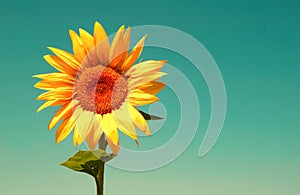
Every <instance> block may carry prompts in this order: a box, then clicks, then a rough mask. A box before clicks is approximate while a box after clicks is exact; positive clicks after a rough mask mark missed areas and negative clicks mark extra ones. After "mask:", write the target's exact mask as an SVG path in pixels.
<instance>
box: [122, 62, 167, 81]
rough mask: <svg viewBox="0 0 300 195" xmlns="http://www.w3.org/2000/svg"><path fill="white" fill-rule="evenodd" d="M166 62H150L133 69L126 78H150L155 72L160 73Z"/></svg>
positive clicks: (127, 73)
mask: <svg viewBox="0 0 300 195" xmlns="http://www.w3.org/2000/svg"><path fill="white" fill-rule="evenodd" d="M166 62H167V61H166V60H148V61H144V62H141V63H138V64H137V65H135V66H133V67H131V68H130V69H129V70H128V71H127V72H126V73H125V76H128V77H131V78H136V77H142V76H148V75H151V74H153V73H155V72H158V71H159V70H160V69H161V68H162V67H163V66H164V65H165V64H166Z"/></svg>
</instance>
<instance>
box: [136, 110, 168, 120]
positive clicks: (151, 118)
mask: <svg viewBox="0 0 300 195" xmlns="http://www.w3.org/2000/svg"><path fill="white" fill-rule="evenodd" d="M138 111H139V112H140V113H141V114H142V115H143V117H144V119H145V120H161V119H163V118H161V117H159V116H154V115H151V114H148V113H145V112H143V111H141V110H138Z"/></svg>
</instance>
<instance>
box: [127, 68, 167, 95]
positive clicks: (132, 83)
mask: <svg viewBox="0 0 300 195" xmlns="http://www.w3.org/2000/svg"><path fill="white" fill-rule="evenodd" d="M164 75H166V73H164V72H156V73H153V74H152V75H148V76H143V77H136V78H129V79H128V89H129V91H132V90H134V89H136V88H137V87H139V86H140V85H143V84H145V83H148V82H150V81H156V80H158V79H160V78H161V77H162V76H164Z"/></svg>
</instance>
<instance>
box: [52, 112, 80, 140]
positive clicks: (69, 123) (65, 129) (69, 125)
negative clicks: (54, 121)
mask: <svg viewBox="0 0 300 195" xmlns="http://www.w3.org/2000/svg"><path fill="white" fill-rule="evenodd" d="M74 126H75V121H74V119H73V117H72V116H71V117H69V118H67V119H65V120H64V121H63V122H62V123H61V124H60V125H59V127H58V128H57V130H56V143H59V142H61V141H62V140H64V139H65V138H66V137H67V136H68V135H69V134H70V133H71V131H72V129H73V128H74Z"/></svg>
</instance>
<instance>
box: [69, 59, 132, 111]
mask: <svg viewBox="0 0 300 195" xmlns="http://www.w3.org/2000/svg"><path fill="white" fill-rule="evenodd" d="M127 94H128V88H127V80H126V78H124V77H123V76H122V75H120V74H119V73H118V72H116V71H115V70H113V69H112V68H110V67H105V66H101V65H97V66H93V67H90V68H85V69H83V70H81V71H79V72H78V74H77V79H76V81H75V94H74V98H75V99H77V100H78V101H79V102H80V105H81V107H82V108H83V109H85V110H89V111H92V112H95V113H97V114H102V115H103V114H106V113H111V112H112V110H115V109H118V108H119V107H120V106H121V105H122V103H123V102H124V101H125V98H126V96H127Z"/></svg>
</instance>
